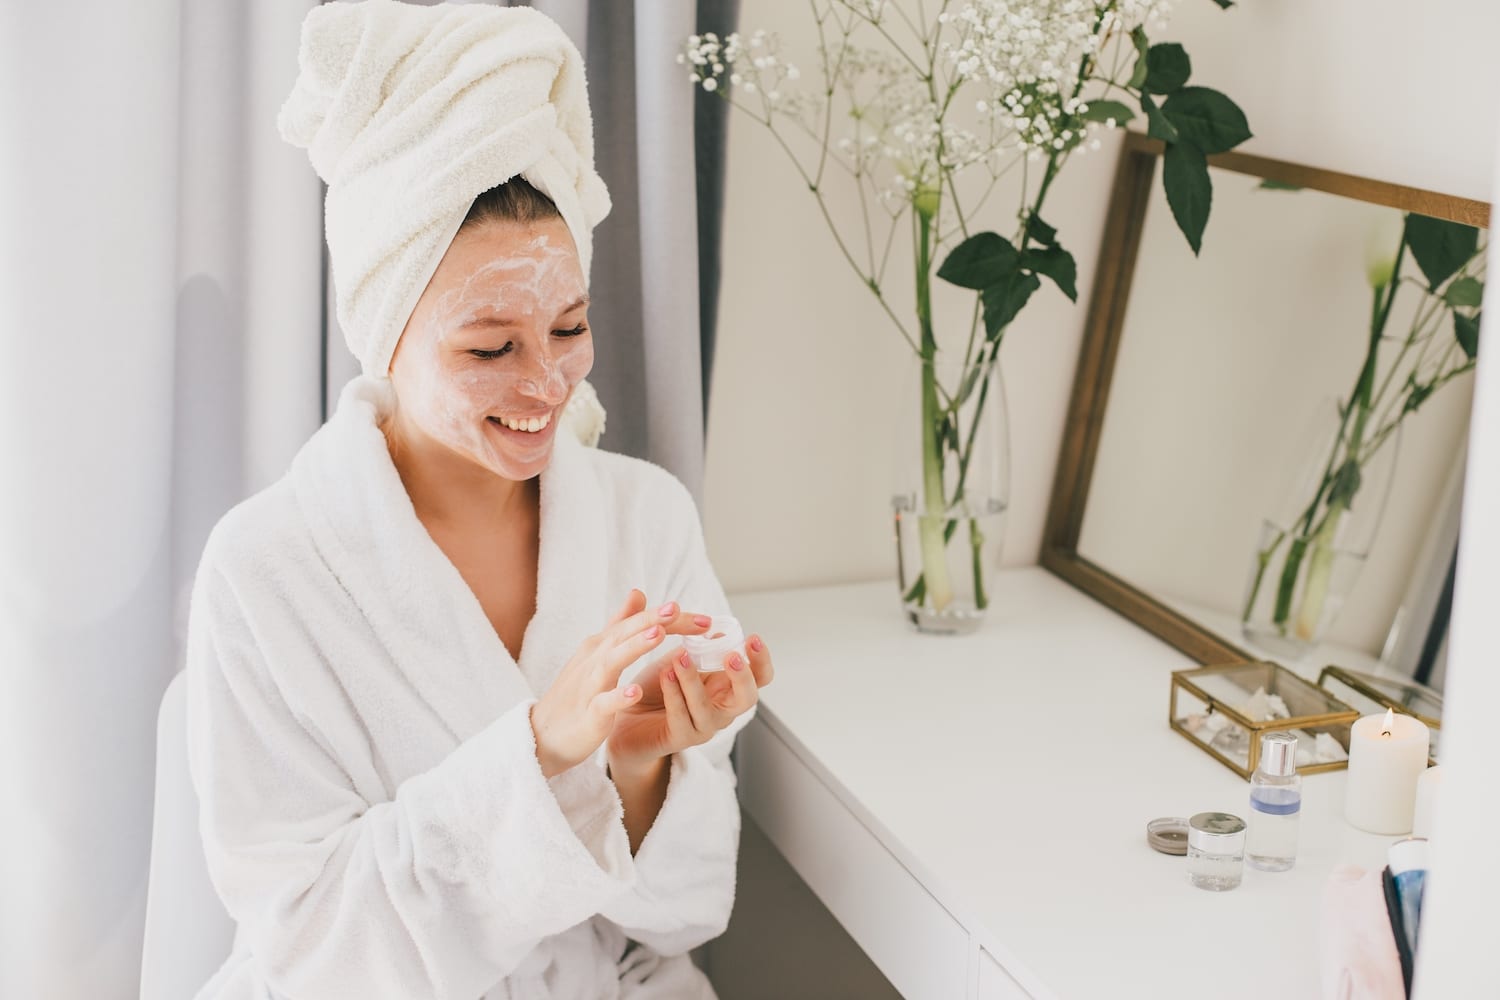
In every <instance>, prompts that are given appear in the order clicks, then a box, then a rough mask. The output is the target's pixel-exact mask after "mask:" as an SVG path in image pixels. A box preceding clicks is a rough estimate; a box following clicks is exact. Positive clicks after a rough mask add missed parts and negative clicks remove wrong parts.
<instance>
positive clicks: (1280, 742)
mask: <svg viewBox="0 0 1500 1000" xmlns="http://www.w3.org/2000/svg"><path fill="white" fill-rule="evenodd" d="M1256 770H1259V771H1264V772H1265V773H1266V774H1269V775H1272V776H1274V777H1278V778H1286V777H1290V776H1291V775H1293V774H1296V773H1297V737H1296V736H1294V735H1293V734H1291V733H1283V732H1277V733H1266V735H1264V736H1262V737H1261V738H1260V763H1259V764H1257V765H1256Z"/></svg>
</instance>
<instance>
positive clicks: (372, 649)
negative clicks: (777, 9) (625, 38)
mask: <svg viewBox="0 0 1500 1000" xmlns="http://www.w3.org/2000/svg"><path fill="white" fill-rule="evenodd" d="M301 63H302V76H300V77H299V80H298V86H297V89H296V90H295V91H294V92H293V96H292V98H291V99H289V101H288V104H287V106H286V107H285V108H284V109H283V112H282V118H281V125H282V129H283V134H284V135H287V137H288V138H289V139H291V140H292V141H294V142H297V143H298V144H300V145H306V146H308V147H309V149H310V152H311V154H312V156H313V162H314V164H315V165H316V166H317V167H318V169H319V173H320V174H322V175H323V176H324V179H325V180H327V181H328V183H329V192H328V212H327V216H328V238H329V246H330V251H331V254H332V257H333V264H334V272H335V279H336V284H337V291H338V297H339V312H340V319H341V321H342V325H343V326H344V329H345V331H346V336H347V337H348V338H349V342H350V347H351V349H352V350H353V351H354V352H355V354H356V355H357V356H359V358H360V361H361V364H362V367H363V373H362V374H361V375H360V376H359V377H357V378H355V379H353V380H351V381H350V382H349V383H348V385H346V386H345V388H344V390H343V392H342V394H341V396H340V398H339V403H338V408H337V411H336V412H335V414H334V416H333V417H332V418H331V419H330V420H329V422H328V423H327V424H325V425H324V426H323V427H322V428H320V429H319V430H318V432H317V433H316V434H314V435H313V437H312V438H311V439H310V440H309V441H308V442H307V444H306V445H304V446H303V448H302V449H301V450H300V451H299V452H298V454H297V456H296V458H295V459H294V460H293V463H292V466H291V469H290V470H289V472H288V473H287V475H286V476H285V477H283V478H282V479H281V480H279V481H277V482H276V483H274V484H273V485H271V486H270V487H268V488H267V489H265V490H263V491H261V492H260V493H258V494H256V495H255V496H253V497H251V498H249V499H248V500H246V501H244V502H242V503H241V504H239V505H238V506H236V507H235V508H234V509H233V510H231V511H230V512H229V513H228V514H226V515H225V517H224V518H223V519H222V520H221V521H220V522H219V524H218V525H217V526H216V527H215V529H214V531H213V533H212V535H211V537H210V539H209V541H208V544H207V545H206V547H205V551H204V554H203V558H202V562H201V564H200V567H199V570H198V575H197V577H196V579H195V582H194V590H193V598H192V605H191V612H190V623H189V636H188V646H189V651H188V705H189V708H188V712H189V717H188V729H189V741H190V746H189V761H190V764H191V766H192V770H193V776H194V783H195V785H196V787H197V789H198V793H199V796H200V799H201V802H202V816H201V828H202V832H203V838H204V846H205V853H206V856H207V860H208V864H209V870H210V874H211V875H212V877H213V880H214V884H215V886H216V888H217V889H218V892H219V894H220V896H221V897H222V898H223V900H224V903H225V905H226V907H227V909H228V910H229V912H230V914H231V915H232V916H233V917H234V918H235V919H236V921H237V922H238V925H239V928H238V934H237V936H236V941H235V948H234V951H233V953H232V954H231V956H230V957H229V958H228V960H227V961H226V962H225V964H224V966H223V967H222V968H221V969H220V970H219V972H218V973H217V974H216V975H215V976H214V977H213V978H212V980H211V981H210V982H209V983H208V984H206V985H205V987H204V988H203V989H202V990H201V991H200V993H199V996H200V997H226V998H237V1000H238V998H252V997H253V998H279V997H294V998H299V1000H301V998H316V1000H323V998H333V997H359V998H379V997H401V998H415V997H455V998H463V1000H474V998H481V997H483V998H489V1000H494V998H502V997H504V998H515V1000H519V998H536V1000H543V998H547V1000H607V998H616V997H617V998H621V1000H647V998H660V1000H666V998H712V997H713V995H714V994H713V990H712V988H711V987H710V986H709V984H708V982H707V980H706V979H705V978H704V977H703V975H702V974H701V973H700V972H698V971H697V969H696V968H694V967H693V965H692V964H691V962H690V961H689V960H688V958H687V955H686V953H687V951H688V950H689V949H691V948H693V947H695V946H697V945H699V944H701V943H703V942H705V941H707V940H709V939H711V938H713V937H714V936H716V935H717V934H719V933H720V932H721V931H722V930H723V928H724V926H725V924H726V923H727V921H728V918H729V911H730V908H731V906H732V903H733V899H734V881H735V858H736V853H737V841H738V831H739V814H738V808H737V804H736V800H735V794H734V783H735V782H734V774H733V771H732V770H731V767H730V764H729V758H728V754H729V750H730V747H731V744H732V741H733V738H734V735H735V733H736V732H737V731H738V730H739V729H740V728H742V727H743V725H744V724H745V723H746V722H747V721H748V720H749V718H750V717H751V715H752V714H753V710H754V705H755V703H756V699H757V691H758V688H759V687H760V686H762V685H764V684H766V683H768V682H769V681H770V680H771V676H772V672H773V670H772V665H771V660H770V656H769V653H768V652H767V650H766V647H765V644H764V643H763V642H762V641H761V640H760V639H759V637H758V636H754V635H751V636H750V637H749V639H748V641H747V643H746V652H745V656H743V657H741V656H737V655H736V656H732V657H731V659H730V661H729V662H728V664H727V669H725V670H724V671H722V672H717V673H712V674H705V675H700V674H699V673H698V672H697V671H696V670H695V669H693V668H692V666H691V664H690V663H688V662H685V661H684V660H683V658H682V657H681V656H680V655H679V654H680V650H679V649H678V648H677V646H676V644H675V643H674V644H671V645H670V646H669V645H668V642H667V639H668V637H669V636H674V635H675V636H685V635H697V634H703V633H704V632H705V631H706V630H707V628H708V625H709V620H710V619H709V617H708V616H712V615H723V614H727V613H728V607H727V602H726V601H725V599H724V594H723V591H722V589H721V587H720V586H719V583H718V581H717V579H716V578H715V576H714V573H713V570H712V567H711V566H710V565H709V562H708V559H707V556H706V553H705V551H704V547H703V538H702V532H701V528H700V526H699V520H698V515H697V511H696V508H695V507H694V504H693V501H692V498H691V496H690V494H689V493H688V492H687V490H686V489H685V488H684V487H683V486H682V484H681V483H680V482H678V481H677V480H676V479H675V478H674V477H672V476H671V475H670V474H669V473H667V472H666V471H665V470H663V469H660V468H658V467H656V466H654V465H651V464H650V463H647V462H644V461H641V460H637V459H633V458H628V457H625V456H621V455H615V454H611V453H608V452H603V451H599V450H597V449H593V448H589V447H586V446H585V445H584V444H582V443H581V442H580V441H579V440H578V439H577V438H576V436H574V435H573V434H572V432H571V431H570V430H569V429H568V428H567V427H563V426H560V424H562V423H563V414H564V412H565V408H566V407H567V404H568V401H569V400H570V398H571V397H572V395H573V393H574V391H575V389H576V387H577V386H578V385H579V384H580V382H581V380H582V379H583V378H584V376H585V375H586V374H587V373H588V371H589V370H590V368H591V367H592V364H593V343H592V332H591V330H590V328H589V322H588V315H587V313H588V294H587V273H588V253H589V250H590V242H589V231H590V228H591V227H592V225H593V224H594V223H596V222H597V221H598V219H599V218H600V217H601V216H602V214H603V212H604V211H606V210H607V207H608V204H607V200H605V199H604V196H603V188H602V184H600V183H599V182H598V179H597V176H596V175H595V174H594V173H593V167H592V147H591V144H590V140H589V138H588V128H589V121H588V115H587V106H586V104H582V96H581V95H582V76H581V67H580V66H579V65H578V56H577V52H576V50H574V49H573V47H572V46H571V45H570V44H568V43H567V41H566V39H565V38H563V37H562V35H561V33H560V32H559V31H558V30H557V29H556V26H555V25H553V24H552V23H551V22H550V21H547V20H546V19H545V18H543V17H542V16H541V15H539V14H536V13H535V12H534V11H530V10H526V9H524V8H516V9H505V8H493V7H482V6H477V5H476V6H465V7H453V8H448V7H435V8H426V7H407V6H406V5H403V4H397V3H394V2H389V0H367V2H366V3H361V4H350V5H346V4H327V5H323V6H322V7H319V8H316V9H315V10H314V11H313V12H312V13H311V14H310V15H309V17H308V20H307V22H306V23H305V25H304V29H303V39H302V52H301ZM580 105H581V110H580ZM517 122H519V123H520V124H519V126H517V124H516V123H517ZM538 123H540V124H538ZM580 124H581V125H582V128H581V129H580ZM497 137H498V138H497ZM542 189H545V192H546V193H543V190H542ZM434 251H435V252H434ZM412 288H415V289H416V294H415V296H413V294H412V292H411V289H412ZM408 303H411V304H410V305H408ZM648 595H649V597H650V598H651V599H650V600H649V601H648V600H647V597H648Z"/></svg>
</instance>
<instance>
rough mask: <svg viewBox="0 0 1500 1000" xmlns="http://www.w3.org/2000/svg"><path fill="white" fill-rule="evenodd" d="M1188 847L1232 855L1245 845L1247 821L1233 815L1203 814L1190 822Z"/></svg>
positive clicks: (1220, 813) (1219, 813) (1197, 815)
mask: <svg viewBox="0 0 1500 1000" xmlns="http://www.w3.org/2000/svg"><path fill="white" fill-rule="evenodd" d="M1187 839H1188V846H1189V847H1196V848H1198V850H1200V851H1207V852H1209V853H1211V854H1232V853H1234V852H1235V851H1237V850H1239V849H1240V848H1242V847H1243V846H1244V845H1245V821H1244V820H1242V819H1240V818H1239V817H1238V816H1236V815H1234V814H1233V813H1222V812H1201V813H1198V814H1196V815H1195V816H1193V818H1192V819H1190V820H1188V837H1187Z"/></svg>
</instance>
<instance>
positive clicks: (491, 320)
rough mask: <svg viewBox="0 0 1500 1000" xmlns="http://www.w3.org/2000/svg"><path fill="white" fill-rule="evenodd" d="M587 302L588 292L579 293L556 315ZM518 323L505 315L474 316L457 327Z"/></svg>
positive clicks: (562, 314)
mask: <svg viewBox="0 0 1500 1000" xmlns="http://www.w3.org/2000/svg"><path fill="white" fill-rule="evenodd" d="M588 304H589V296H588V293H587V292H585V293H584V294H583V295H580V296H579V297H578V298H576V299H574V300H573V301H572V302H570V303H569V304H568V306H567V308H565V309H563V310H562V311H561V312H559V313H558V315H559V316H566V315H567V314H568V313H570V312H572V311H573V310H574V309H579V308H582V307H583V306H586V305H588ZM520 325H521V323H520V322H519V321H518V320H514V319H511V318H509V317H506V316H476V317H474V318H472V319H467V320H464V321H463V322H462V323H460V324H459V329H466V328H468V327H471V326H520Z"/></svg>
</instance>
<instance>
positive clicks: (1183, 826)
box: [1146, 816, 1188, 855]
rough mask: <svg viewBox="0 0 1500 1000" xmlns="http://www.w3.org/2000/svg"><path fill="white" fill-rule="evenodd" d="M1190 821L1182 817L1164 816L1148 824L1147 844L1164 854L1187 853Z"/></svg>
mask: <svg viewBox="0 0 1500 1000" xmlns="http://www.w3.org/2000/svg"><path fill="white" fill-rule="evenodd" d="M1187 835H1188V821H1187V820H1185V819H1183V818H1182V817H1181V816H1163V817H1161V818H1160V819H1153V820H1152V821H1151V822H1149V823H1147V824H1146V843H1148V844H1150V845H1151V847H1152V848H1153V849H1154V850H1158V851H1160V852H1161V853H1163V854H1176V855H1183V854H1186V853H1187Z"/></svg>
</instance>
